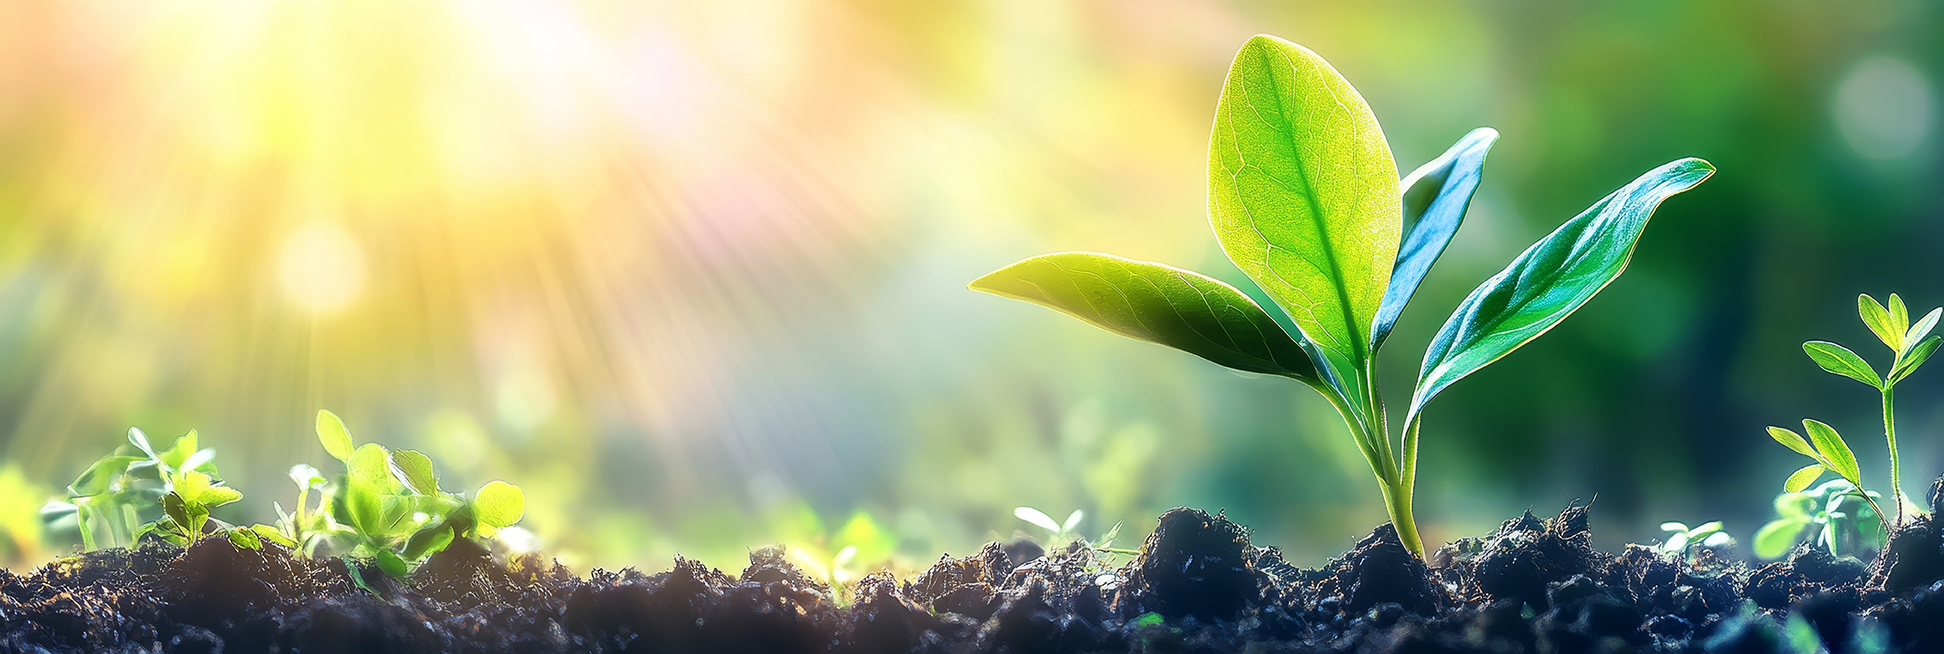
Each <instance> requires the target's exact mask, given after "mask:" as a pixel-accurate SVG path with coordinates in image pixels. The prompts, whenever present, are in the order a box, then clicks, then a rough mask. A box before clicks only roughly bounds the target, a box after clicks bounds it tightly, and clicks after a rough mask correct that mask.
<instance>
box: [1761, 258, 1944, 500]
mask: <svg viewBox="0 0 1944 654" xmlns="http://www.w3.org/2000/svg"><path fill="white" fill-rule="evenodd" d="M1856 313H1857V316H1858V317H1860V318H1862V319H1863V325H1864V326H1866V327H1869V328H1870V332H1871V333H1873V334H1875V335H1876V337H1877V340H1879V341H1882V342H1883V345H1884V346H1885V347H1888V348H1890V351H1891V352H1892V353H1893V354H1894V355H1895V356H1893V357H1892V358H1891V360H1890V367H1889V368H1888V369H1886V370H1885V371H1884V372H1883V373H1881V374H1879V373H1878V372H1877V370H1876V369H1875V368H1872V367H1870V364H1868V363H1866V362H1864V361H1863V357H1860V356H1857V354H1856V353H1855V352H1853V351H1851V350H1850V349H1849V348H1846V347H1843V346H1841V345H1837V344H1835V343H1831V342H1829V341H1809V342H1807V343H1803V344H1802V351H1803V352H1804V353H1806V354H1808V355H1809V359H1810V360H1811V361H1814V362H1816V365H1817V366H1820V367H1821V368H1822V369H1823V370H1825V371H1827V372H1829V373H1831V374H1835V375H1841V376H1843V377H1848V378H1850V379H1854V380H1856V381H1859V382H1862V383H1863V384H1865V385H1867V386H1869V387H1871V388H1874V389H1876V390H1877V393H1878V395H1880V396H1881V398H1882V400H1883V438H1884V441H1885V442H1886V443H1888V444H1889V447H1890V501H1891V502H1894V503H1895V504H1896V505H1897V517H1896V521H1895V522H1893V523H1892V524H1900V523H1902V522H1903V506H1904V504H1906V503H1908V502H1907V501H1906V500H1905V499H1904V492H1903V483H1902V475H1903V468H1902V464H1901V462H1900V461H1899V459H1898V456H1897V420H1896V393H1895V389H1896V386H1897V382H1900V381H1903V380H1904V378H1906V377H1909V376H1910V374H1911V373H1913V372H1916V371H1917V367H1918V366H1922V365H1924V362H1925V361H1927V360H1929V359H1930V356H1931V355H1932V354H1934V353H1936V352H1937V347H1938V344H1939V343H1940V342H1944V337H1938V336H1931V335H1930V333H1931V330H1933V329H1935V328H1936V327H1937V321H1938V318H1939V317H1940V316H1944V307H1940V308H1936V309H1931V310H1930V313H1927V314H1924V317H1923V318H1922V319H1919V320H1918V321H1917V324H1915V325H1913V324H1910V311H1909V308H1908V307H1907V306H1905V305H1904V301H1903V298H1901V297H1898V296H1897V294H1895V293H1891V294H1890V306H1889V307H1887V308H1886V307H1885V306H1884V305H1883V304H1881V303H1878V302H1877V301H1876V298H1873V297H1870V296H1869V295H1858V296H1856ZM1771 433H1773V432H1771ZM1777 440H1781V437H1779V436H1778V437H1777ZM1783 444H1784V445H1788V444H1789V443H1787V442H1784V443H1783ZM1791 449H1793V446H1791ZM1797 451H1801V450H1797ZM1821 474H1822V473H1821V472H1819V471H1816V470H1815V466H1809V467H1805V468H1802V469H1801V470H1797V471H1796V473H1795V474H1793V475H1790V476H1789V484H1790V486H1789V490H1790V491H1791V492H1794V491H1799V490H1802V489H1803V488H1807V487H1808V485H1809V483H1810V482H1813V481H1815V479H1816V477H1817V476H1819V475H1821ZM1844 478H1845V479H1848V480H1850V482H1851V483H1853V484H1859V485H1860V482H1858V481H1857V480H1856V478H1855V476H1854V475H1846V476H1845V477H1844Z"/></svg>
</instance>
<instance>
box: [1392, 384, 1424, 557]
mask: <svg viewBox="0 0 1944 654" xmlns="http://www.w3.org/2000/svg"><path fill="white" fill-rule="evenodd" d="M1419 421H1420V417H1419V416H1416V415H1413V416H1411V417H1409V418H1407V419H1406V420H1405V422H1404V457H1403V459H1401V460H1400V461H1399V462H1398V463H1399V464H1400V466H1401V468H1402V470H1401V471H1400V472H1399V475H1398V477H1399V481H1401V482H1403V484H1402V485H1403V490H1404V511H1403V518H1402V519H1401V520H1400V519H1399V518H1398V514H1397V512H1396V511H1393V512H1392V513H1391V520H1392V521H1393V522H1394V523H1395V524H1398V525H1401V526H1400V527H1398V529H1397V536H1398V538H1401V539H1403V540H1404V546H1405V547H1409V548H1411V551H1412V552H1414V553H1416V554H1417V555H1418V558H1420V559H1422V558H1424V541H1422V540H1420V539H1419V538H1418V532H1417V521H1416V519H1414V518H1413V517H1412V516H1411V498H1412V497H1415V496H1416V495H1417V452H1418V422H1419Z"/></svg>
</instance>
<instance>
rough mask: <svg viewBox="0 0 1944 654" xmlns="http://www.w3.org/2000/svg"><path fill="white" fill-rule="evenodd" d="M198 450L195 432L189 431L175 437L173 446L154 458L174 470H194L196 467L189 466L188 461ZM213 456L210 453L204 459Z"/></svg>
mask: <svg viewBox="0 0 1944 654" xmlns="http://www.w3.org/2000/svg"><path fill="white" fill-rule="evenodd" d="M199 448H200V446H199V445H198V443H197V437H196V430H194V429H191V430H189V433H187V434H183V435H181V436H178V437H176V440H175V444H174V445H172V446H170V447H169V449H168V451H165V452H161V453H158V454H157V455H156V457H155V458H157V459H160V460H161V461H162V464H163V465H166V466H169V467H170V468H173V469H176V470H194V469H195V468H196V466H195V465H192V464H190V462H189V459H190V458H191V457H194V456H195V455H196V454H197V452H198V451H199ZM214 455H215V453H214V452H211V453H210V454H209V455H206V457H205V458H207V457H213V456H214ZM199 463H200V462H199Z"/></svg>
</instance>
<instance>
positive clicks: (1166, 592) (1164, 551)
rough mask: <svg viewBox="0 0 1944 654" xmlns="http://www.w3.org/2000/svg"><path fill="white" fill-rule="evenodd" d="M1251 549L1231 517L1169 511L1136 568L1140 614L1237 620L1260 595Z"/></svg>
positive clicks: (1132, 577) (1133, 584)
mask: <svg viewBox="0 0 1944 654" xmlns="http://www.w3.org/2000/svg"><path fill="white" fill-rule="evenodd" d="M1251 549H1253V548H1251V547H1250V546H1249V534H1248V531H1247V530H1245V529H1243V528H1242V526H1241V525H1237V524H1235V523H1233V522H1230V521H1229V520H1228V518H1226V517H1223V516H1221V515H1213V516H1211V515H1209V514H1208V513H1206V512H1204V511H1201V510H1198V509H1189V508H1175V509H1169V510H1168V512H1167V513H1164V514H1161V524H1160V525H1159V526H1156V527H1155V528H1154V533H1152V534H1149V535H1148V538H1147V542H1146V544H1144V545H1142V547H1141V554H1140V556H1139V557H1138V558H1136V559H1135V561H1134V563H1133V565H1132V568H1133V573H1132V575H1130V578H1129V584H1128V585H1129V586H1130V587H1131V588H1134V589H1136V591H1135V592H1136V597H1135V599H1134V601H1135V603H1137V604H1138V605H1139V606H1140V607H1141V609H1140V610H1139V611H1138V612H1139V613H1157V614H1160V615H1163V616H1167V617H1182V616H1189V615H1193V616H1197V617H1200V618H1203V619H1223V620H1230V619H1234V618H1235V617H1236V616H1237V615H1238V614H1240V613H1241V612H1242V609H1243V607H1245V606H1247V605H1248V604H1249V603H1250V602H1251V601H1253V600H1255V599H1256V598H1258V597H1259V596H1260V595H1261V590H1260V584H1261V582H1263V581H1264V579H1263V575H1262V574H1261V573H1260V572H1258V571H1256V569H1255V568H1254V566H1253V565H1252V562H1251V560H1250V556H1249V555H1250V554H1251V552H1250V550H1251ZM1406 556H1408V554H1407V555H1406Z"/></svg>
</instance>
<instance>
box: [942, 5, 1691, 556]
mask: <svg viewBox="0 0 1944 654" xmlns="http://www.w3.org/2000/svg"><path fill="white" fill-rule="evenodd" d="M1215 112H1216V113H1215V129H1214V134H1213V136H1212V137H1211V138H1210V139H1209V148H1208V150H1209V165H1208V173H1209V175H1208V188H1209V192H1208V217H1209V222H1210V224H1211V225H1212V227H1213V228H1214V231H1215V237H1216V240H1218V241H1220V243H1221V245H1222V249H1223V251H1224V252H1226V253H1227V254H1228V257H1229V260H1230V261H1233V262H1234V263H1235V265H1236V266H1237V267H1239V268H1240V269H1241V271H1242V273H1243V274H1244V275H1246V276H1248V278H1249V279H1250V280H1252V281H1253V282H1254V283H1255V284H1256V285H1257V286H1258V287H1259V288H1260V289H1261V290H1262V292H1263V293H1265V294H1267V296H1268V297H1269V298H1270V299H1272V300H1273V301H1274V303H1275V304H1276V305H1277V306H1279V307H1280V308H1281V309H1282V311H1283V312H1284V314H1285V315H1286V316H1287V317H1288V318H1289V319H1290V320H1291V321H1292V322H1293V323H1294V324H1295V328H1296V329H1295V332H1294V333H1291V332H1289V331H1286V330H1284V329H1283V328H1282V327H1281V326H1280V325H1279V324H1278V323H1277V321H1276V320H1275V319H1274V318H1272V317H1271V316H1270V315H1269V313H1268V312H1267V311H1265V310H1264V309H1263V308H1262V307H1261V306H1260V305H1257V304H1256V302H1255V301H1254V300H1252V299H1250V298H1249V296H1248V295H1246V294H1244V293H1243V292H1242V291H1240V290H1237V289H1236V288H1235V287H1233V286H1230V285H1228V284H1225V283H1223V282H1221V281H1218V280H1216V279H1215V278H1213V277H1209V276H1207V275H1203V274H1200V273H1196V272H1192V271H1188V270H1183V269H1180V268H1175V267H1172V266H1167V265H1163V264H1159V263H1150V262H1145V261H1136V260H1133V259H1126V258H1122V257H1118V256H1114V255H1108V254H1099V253H1092V252H1063V253H1057V254H1048V255H1042V256H1038V257H1033V258H1030V259H1026V260H1024V261H1020V262H1019V263H1015V264H1013V265H1011V266H1007V267H1005V268H1002V269H1000V270H998V271H996V272H993V273H992V274H989V275H986V276H985V277H981V278H979V279H978V280H976V281H974V282H972V284H971V287H972V289H974V290H978V291H983V292H987V293H992V294H994V295H999V296H1003V297H1009V298H1014V299H1019V300H1025V301H1028V302H1033V303H1036V304H1040V305H1044V306H1047V307H1051V308H1053V309H1057V310H1059V311H1062V312H1064V313H1067V314H1069V315H1072V316H1074V317H1076V318H1079V319H1081V320H1084V321H1086V322H1088V323H1092V324H1093V325H1095V326H1098V327H1101V328H1104V329H1107V330H1108V331H1112V332H1115V333H1118V334H1121V335H1124V336H1129V337H1133V338H1137V339H1141V340H1145V341H1150V342H1154V343H1159V344H1162V345H1167V346H1170V347H1174V348H1177V349H1180V350H1183V351H1186V352H1188V353H1190V354H1194V355H1196V356H1200V357H1202V358H1204V359H1208V360H1209V361H1213V362H1215V363H1217V364H1221V365H1223V366H1227V367H1230V368H1234V369H1236V370H1241V371H1244V372H1252V373H1261V374H1268V375H1278V376H1282V377H1287V378H1290V379H1293V380H1296V381H1299V382H1302V383H1303V384H1305V385H1308V386H1309V387H1311V388H1313V389H1315V390H1316V391H1317V392H1318V393H1321V394H1322V395H1323V397H1324V398H1325V399H1327V400H1328V401H1329V402H1330V404H1331V405H1332V406H1334V407H1335V408H1336V409H1337V412H1338V413H1339V414H1340V415H1341V416H1342V418H1343V421H1344V424H1345V425H1346V426H1347V427H1348V428H1349V430H1350V432H1351V434H1352V435H1353V436H1354V437H1355V438H1356V442H1357V447H1358V448H1359V449H1360V450H1361V451H1362V453H1363V455H1364V459H1365V460H1366V461H1368V462H1369V464H1370V469H1371V472H1373V473H1374V474H1375V475H1376V477H1377V482H1378V485H1379V488H1380V490H1381V491H1382V493H1383V498H1384V505H1385V508H1386V509H1387V511H1388V512H1389V513H1390V517H1391V523H1392V525H1393V526H1394V527H1395V528H1396V529H1397V533H1398V536H1399V537H1400V538H1401V539H1402V540H1403V542H1404V544H1405V546H1407V547H1409V548H1410V550H1411V551H1412V552H1413V553H1415V554H1417V555H1418V556H1419V557H1423V556H1424V545H1423V542H1422V540H1421V539H1420V537H1419V536H1418V532H1417V525H1416V522H1415V520H1414V519H1413V517H1412V514H1411V500H1412V495H1413V492H1414V489H1415V486H1416V480H1417V450H1418V429H1419V422H1420V421H1421V419H1422V417H1423V412H1424V409H1425V406H1426V405H1427V404H1428V403H1429V402H1430V401H1431V400H1432V398H1434V397H1436V396H1437V395H1438V393H1440V392H1441V391H1443V390H1444V389H1445V388H1447V387H1449V386H1450V385H1451V384H1453V383H1455V382H1457V381H1458V380H1459V379H1462V378H1464V377H1465V376H1467V375H1470V374H1471V373H1474V372H1477V371H1478V370H1479V369H1481V368H1483V367H1485V366H1486V365H1488V364H1490V363H1491V362H1493V361H1497V360H1498V359H1500V358H1502V357H1504V356H1506V355H1507V354H1510V353H1511V352H1512V351H1513V350H1516V349H1518V348H1519V347H1520V346H1523V345H1525V344H1526V343H1528V342H1531V341H1532V340H1533V339H1535V338H1538V337H1539V335H1541V334H1544V333H1545V332H1546V331H1547V330H1550V329H1552V328H1553V327H1554V326H1556V325H1558V324H1559V322H1560V321H1562V320H1564V319H1565V318H1566V316H1568V315H1570V314H1572V313H1573V312H1574V311H1576V310H1578V309H1579V308H1580V307H1581V306H1584V305H1585V304H1586V303H1587V301H1589V300H1591V299H1592V298H1593V296H1594V295H1595V294H1597V293H1599V291H1600V289H1602V288H1605V287H1606V285H1607V284H1609V283H1611V282H1612V281H1613V280H1614V279H1615V278H1617V277H1618V276H1619V275H1620V273H1621V271H1622V270H1624V269H1625V268H1626V265H1627V261H1628V259H1629V258H1630V257H1631V256H1632V254H1633V249H1634V244H1635V243H1636V242H1637V241H1638V239H1639V238H1640V234H1641V231H1642V230H1643V229H1644V228H1645V227H1646V225H1647V220H1648V218H1649V217H1650V216H1652V215H1653V212H1654V209H1655V208H1656V207H1658V206H1659V205H1660V203H1661V202H1662V201H1663V200H1666V199H1667V198H1668V197H1671V196H1673V195H1674V194H1677V193H1680V192H1682V191H1685V190H1688V189H1690V188H1693V187H1694V186H1695V185H1696V184H1699V183H1701V181H1702V180H1705V179H1707V178H1708V176H1709V175H1711V174H1713V173H1714V167H1713V166H1710V165H1709V164H1708V163H1707V162H1705V161H1702V160H1700V159H1681V160H1678V161H1674V162H1672V163H1669V164H1667V165H1664V166H1661V167H1659V168H1655V169H1654V170H1651V171H1649V172H1647V174H1645V175H1642V176H1641V177H1640V178H1639V179H1636V180H1634V181H1633V182H1632V183H1630V184H1627V185H1626V186H1624V187H1622V188H1620V190H1618V191H1615V192H1613V193H1612V194H1611V195H1608V196H1607V197H1605V198H1604V199H1601V200H1600V201H1599V202H1596V203H1594V204H1593V206H1592V207H1590V208H1588V209H1587V210H1586V211H1585V212H1583V213H1581V214H1580V215H1578V216H1576V217H1574V218H1573V219H1571V220H1568V221H1566V223H1565V224H1563V225H1561V226H1560V227H1559V228H1558V229H1557V230H1554V231H1553V233H1552V234H1550V235H1548V236H1546V237H1545V238H1543V239H1541V240H1539V242H1537V243H1534V244H1533V245H1532V246H1531V247H1529V248H1527V249H1526V251H1525V252H1524V253H1522V254H1520V255H1519V256H1518V258H1516V259H1514V260H1513V261H1512V263H1511V264H1510V265H1509V266H1507V267H1506V268H1505V270H1503V271H1501V272H1499V273H1498V274H1497V275H1494V276H1493V277H1492V278H1491V279H1488V280H1486V281H1485V283H1484V284H1482V285H1480V286H1479V287H1478V288H1477V289H1475V290H1473V291H1472V292H1471V294H1470V295H1469V296H1467V297H1466V298H1465V300H1464V301H1463V302H1462V303H1460V304H1459V306H1458V309H1457V310H1456V311H1455V312H1453V313H1452V315H1451V317H1450V318H1448V319H1447V320H1446V321H1445V323H1444V327H1443V328H1441V329H1440V330H1438V333H1437V335H1436V336H1435V337H1434V338H1433V339H1432V342H1431V346H1430V348H1429V349H1428V350H1427V351H1426V352H1425V355H1424V362H1423V364H1422V366H1420V368H1419V373H1418V383H1417V390H1416V392H1415V393H1414V394H1413V395H1412V397H1411V403H1410V406H1409V408H1408V410H1407V411H1406V413H1405V417H1404V422H1403V429H1402V434H1401V437H1400V438H1398V439H1395V441H1396V442H1394V439H1393V437H1392V436H1391V428H1390V426H1389V416H1388V413H1387V412H1386V411H1385V409H1384V400H1383V397H1382V396H1381V395H1380V394H1379V392H1378V389H1379V388H1380V384H1379V383H1378V380H1377V364H1376V359H1377V352H1378V350H1379V348H1381V347H1382V346H1383V344H1384V342H1385V340H1386V339H1388V338H1389V336H1390V333H1391V329H1392V327H1393V326H1394V325H1395V324H1396V322H1397V319H1398V316H1399V315H1401V314H1402V312H1403V310H1404V305H1405V304H1406V303H1408V302H1409V301H1410V299H1411V296H1412V295H1413V294H1415V293H1416V291H1417V288H1418V285H1419V284H1420V282H1422V281H1423V280H1424V276H1425V274H1426V273H1428V272H1429V271H1430V269H1431V265H1432V263H1433V262H1435V261H1436V260H1437V258H1438V256H1439V255H1440V254H1442V253H1443V252H1444V250H1445V247H1446V246H1447V245H1449V244H1450V243H1451V237H1452V235H1453V234H1455V233H1456V232H1457V230H1458V226H1459V224H1460V222H1462V220H1463V218H1464V214H1465V210H1466V208H1467V207H1468V206H1469V205H1470V203H1471V198H1472V194H1473V192H1474V191H1476V190H1477V188H1478V184H1479V180H1480V178H1481V175H1482V174H1483V167H1484V162H1485V154H1486V152H1487V150H1489V149H1490V148H1491V146H1492V143H1493V142H1494V141H1496V140H1497V138H1498V132H1496V131H1493V130H1492V129H1490V128H1479V129H1476V130H1473V131H1472V132H1471V133H1469V134H1466V135H1465V137H1464V138H1462V139H1460V140H1459V141H1458V143H1457V144H1456V145H1454V146H1452V147H1451V149H1450V150H1448V151H1446V152H1445V153H1444V154H1443V155H1441V156H1439V157H1438V158H1437V159H1434V160H1432V161H1431V162H1430V163H1427V164H1425V165H1424V166H1422V167H1420V168H1418V169H1417V170H1416V171H1413V172H1412V173H1411V174H1410V175H1406V176H1405V177H1404V178H1403V179H1402V180H1400V179H1398V177H1397V174H1396V172H1395V171H1396V170H1397V164H1396V162H1395V161H1394V160H1393V159H1392V157H1391V152H1390V146H1389V144H1387V143H1386V142H1385V140H1384V134H1383V130H1382V129H1381V128H1380V127H1379V126H1378V124H1377V119H1376V116H1375V115H1373V114H1372V113H1371V111H1370V107H1369V106H1368V105H1366V104H1365V103H1364V100H1363V97H1362V96H1361V95H1359V94H1358V93H1357V90H1356V89H1355V88H1352V87H1351V86H1350V83H1349V82H1347V81H1345V80H1344V79H1343V77H1342V76H1341V75H1338V74H1337V72H1336V70H1335V69H1334V68H1331V67H1330V64H1329V63H1328V62H1325V61H1324V60H1323V58H1322V57H1319V56H1317V54H1316V53H1314V52H1311V51H1309V50H1308V49H1306V48H1304V47H1302V46H1299V45H1296V44H1294V43H1290V42H1288V41H1284V40H1282V39H1278V38H1275V37H1271V36H1257V37H1255V38H1252V39H1250V40H1249V42H1248V43H1247V44H1245V45H1243V46H1242V49H1241V51H1240V52H1238V53H1237V54H1236V56H1235V61H1234V63H1233V64H1232V65H1231V66H1230V68H1229V73H1228V80H1227V82H1226V83H1225V85H1224V87H1223V90H1222V96H1221V99H1220V100H1219V101H1218V102H1217V104H1216V109H1215Z"/></svg>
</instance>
